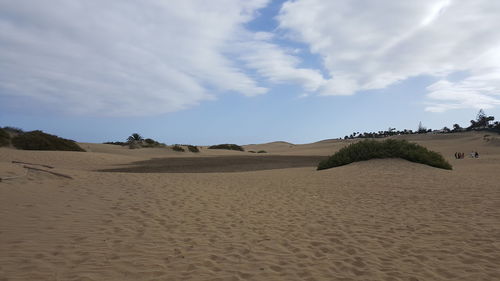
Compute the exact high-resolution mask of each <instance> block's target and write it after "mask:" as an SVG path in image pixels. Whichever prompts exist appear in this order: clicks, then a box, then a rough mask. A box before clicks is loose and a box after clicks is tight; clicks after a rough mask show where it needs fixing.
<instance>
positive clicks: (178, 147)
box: [172, 144, 186, 152]
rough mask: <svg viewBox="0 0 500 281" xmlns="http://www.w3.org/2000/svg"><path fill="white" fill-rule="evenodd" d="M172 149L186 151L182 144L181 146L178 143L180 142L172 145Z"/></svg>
mask: <svg viewBox="0 0 500 281" xmlns="http://www.w3.org/2000/svg"><path fill="white" fill-rule="evenodd" d="M172 150H173V151H179V152H184V151H186V150H185V149H184V148H182V146H180V145H178V144H176V145H174V146H172Z"/></svg>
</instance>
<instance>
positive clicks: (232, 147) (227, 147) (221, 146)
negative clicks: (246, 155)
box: [208, 143, 245, 151]
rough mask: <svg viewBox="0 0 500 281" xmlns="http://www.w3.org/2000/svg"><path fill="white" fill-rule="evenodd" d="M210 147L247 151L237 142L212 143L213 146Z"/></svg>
mask: <svg viewBox="0 0 500 281" xmlns="http://www.w3.org/2000/svg"><path fill="white" fill-rule="evenodd" d="M208 149H227V150H238V151H245V150H244V149H243V147H241V146H239V145H237V144H232V143H225V144H218V145H212V146H209V147H208Z"/></svg>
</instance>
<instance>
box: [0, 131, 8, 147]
mask: <svg viewBox="0 0 500 281" xmlns="http://www.w3.org/2000/svg"><path fill="white" fill-rule="evenodd" d="M9 144H10V135H9V133H7V132H6V131H5V130H4V129H2V128H0V147H1V146H7V145H9Z"/></svg>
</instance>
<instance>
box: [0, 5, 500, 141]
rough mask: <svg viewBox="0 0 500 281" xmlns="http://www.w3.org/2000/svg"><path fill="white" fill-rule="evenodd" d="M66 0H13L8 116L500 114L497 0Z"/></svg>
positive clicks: (206, 137)
mask: <svg viewBox="0 0 500 281" xmlns="http://www.w3.org/2000/svg"><path fill="white" fill-rule="evenodd" d="M52 2H53V3H51V5H47V2H45V1H43V2H42V1H34V0H20V1H0V9H1V10H2V13H0V126H16V127H21V128H23V129H25V130H35V129H41V130H44V131H46V132H49V133H53V134H57V135H59V136H63V137H66V138H71V139H75V140H77V141H82V142H103V141H116V140H124V139H125V138H126V137H127V136H128V135H130V134H131V133H134V132H138V133H140V134H141V135H143V136H145V137H151V138H154V139H157V140H159V141H162V142H166V143H169V144H172V143H190V144H199V145H204V144H215V143H226V142H231V143H239V144H248V143H261V142H268V141H277V140H283V141H290V142H293V143H306V142H313V141H319V140H322V139H327V138H337V137H343V136H344V135H347V134H350V133H352V132H355V131H356V132H358V131H359V132H363V131H379V130H386V129H387V128H389V127H396V128H398V129H404V128H408V129H416V127H417V125H418V123H419V122H420V121H421V122H422V123H423V124H424V125H425V126H427V127H429V128H434V129H438V128H442V127H443V126H448V127H451V126H452V124H454V123H459V124H460V125H462V126H467V125H468V124H469V120H471V119H473V118H474V117H475V115H476V113H477V111H478V110H479V109H480V108H484V110H485V111H486V113H487V114H489V115H494V116H497V117H498V118H500V109H499V108H500V106H499V105H500V67H499V65H500V55H499V54H500V39H499V38H500V36H499V34H498V33H499V32H498V30H500V23H499V22H498V20H497V19H498V16H499V15H500V4H496V3H494V2H493V3H492V1H487V0H484V1H473V2H472V1H467V2H468V3H465V1H452V0H443V1H434V0H433V1H430V0H429V1H426V0H425V1H403V2H404V3H396V1H389V0H386V1H377V5H375V4H374V2H373V1H361V0H358V1H352V0H335V1H321V0H296V1H265V0H255V1H235V0H214V1H210V2H209V4H208V3H207V2H206V1H196V0H193V1H190V0H189V1H159V0H158V1H156V0H150V1H141V2H137V3H136V2H130V3H129V2H124V1H106V2H102V1H97V0H96V1H92V0H86V1H83V0H81V1H63V0H52ZM54 6H57V7H59V8H58V9H53V8H52V7H54Z"/></svg>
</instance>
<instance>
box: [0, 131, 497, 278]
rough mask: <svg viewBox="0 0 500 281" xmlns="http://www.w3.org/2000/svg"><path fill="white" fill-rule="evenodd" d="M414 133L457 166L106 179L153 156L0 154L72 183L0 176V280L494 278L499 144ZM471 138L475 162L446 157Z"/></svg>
mask: <svg viewBox="0 0 500 281" xmlns="http://www.w3.org/2000/svg"><path fill="white" fill-rule="evenodd" d="M418 141H419V143H421V144H424V145H425V144H426V143H427V144H429V147H431V146H432V148H433V149H435V150H437V151H440V152H442V153H443V154H444V155H445V156H446V157H447V158H448V159H449V161H450V162H451V163H452V164H453V166H454V170H452V171H447V170H441V169H435V168H432V167H428V166H425V165H420V164H415V163H410V162H407V161H404V160H398V159H389V160H371V161H365V162H359V163H353V164H351V165H347V166H343V167H338V168H335V169H330V170H324V171H316V170H315V169H314V167H302V168H286V169H273V170H263V171H248V172H233V173H189V174H186V173H142V174H132V173H122V172H108V173H101V172H95V171H94V170H93V169H99V168H101V167H108V168H109V167H116V166H119V165H121V164H123V163H131V162H134V161H142V160H147V159H150V158H153V157H151V155H150V151H149V152H147V151H145V154H146V155H144V156H141V155H140V150H138V151H133V152H128V151H123V152H122V151H119V152H117V153H113V152H112V151H107V152H105V151H99V152H88V153H80V154H75V153H60V152H25V151H15V150H9V149H0V176H2V175H5V174H9V175H15V174H18V173H22V172H24V170H23V168H22V167H20V166H19V164H14V163H12V162H11V161H12V160H17V161H24V162H32V163H40V164H46V165H51V166H54V168H53V169H52V170H54V171H57V172H61V173H66V174H68V175H71V176H72V177H73V179H67V178H62V177H58V176H56V175H52V174H48V173H44V172H40V171H30V172H29V173H28V175H27V176H26V177H22V178H19V179H15V180H7V181H3V182H1V183H0V280H498V276H500V269H499V268H498V264H500V224H499V223H498V222H499V221H500V186H499V185H498V179H499V178H498V174H497V172H498V168H499V167H500V149H499V148H498V147H496V146H491V145H488V144H487V143H483V140H482V136H481V135H474V134H471V135H469V136H465V137H463V138H456V139H453V138H452V139H449V140H436V139H432V138H431V137H429V139H428V140H426V139H420V140H418ZM345 144H346V143H340V144H338V143H337V142H335V143H333V144H332V145H331V146H330V148H328V147H327V146H325V143H322V144H321V145H320V146H319V148H318V147H314V144H311V145H305V146H304V151H316V152H318V151H323V155H328V154H330V151H332V150H335V149H338V147H339V146H342V145H345ZM472 145H475V146H477V148H478V149H479V150H480V151H479V152H480V153H481V158H480V159H470V158H466V159H463V160H456V159H453V157H452V154H450V152H453V151H454V150H458V149H472V148H471V146H472ZM263 146H265V145H263ZM296 146H299V148H300V145H296ZM103 149H107V148H103ZM268 149H269V150H270V151H271V152H270V155H273V154H279V153H281V154H286V153H287V152H286V151H281V152H277V151H275V152H272V150H273V147H271V146H269V147H268ZM295 149H296V150H295V151H291V152H290V154H292V155H293V154H296V155H299V154H300V153H304V152H303V151H300V149H298V148H295ZM465 152H467V150H466V151H465ZM126 153H132V154H130V155H124V154H126ZM210 153H214V154H213V155H216V154H215V152H210ZM231 155H247V154H244V153H236V154H234V153H232V154H231ZM313 155H314V154H313ZM162 156H163V155H162ZM221 156H224V153H221ZM174 157H177V156H174ZM190 157H207V155H203V152H202V153H201V155H199V156H190ZM214 157H218V156H214ZM255 157H259V156H255ZM14 158H15V159H14Z"/></svg>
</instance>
